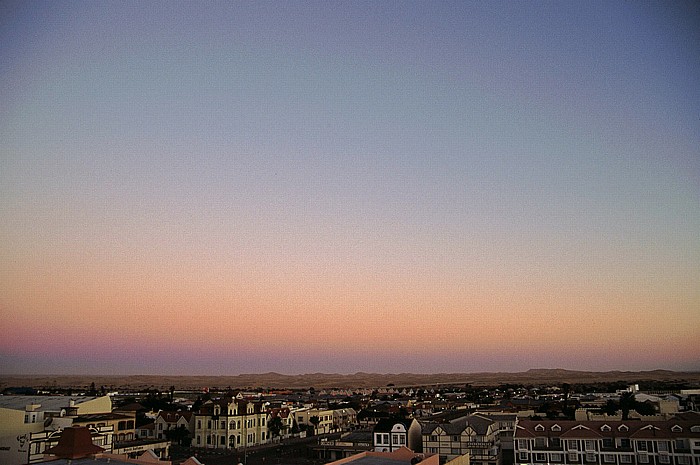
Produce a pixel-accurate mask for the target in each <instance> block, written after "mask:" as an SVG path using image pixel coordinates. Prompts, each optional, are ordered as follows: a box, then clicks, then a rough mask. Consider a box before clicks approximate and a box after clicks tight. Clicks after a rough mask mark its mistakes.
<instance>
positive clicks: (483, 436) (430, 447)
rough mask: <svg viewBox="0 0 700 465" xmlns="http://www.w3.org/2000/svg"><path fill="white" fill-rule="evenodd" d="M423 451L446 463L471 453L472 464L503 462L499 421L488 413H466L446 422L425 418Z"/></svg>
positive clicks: (497, 464)
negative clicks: (437, 456) (487, 415)
mask: <svg viewBox="0 0 700 465" xmlns="http://www.w3.org/2000/svg"><path fill="white" fill-rule="evenodd" d="M420 423H421V429H422V430H421V435H422V438H423V452H427V453H430V454H438V455H439V456H440V462H441V463H445V462H448V461H450V460H454V459H456V458H458V457H460V456H463V455H467V454H468V455H469V456H470V461H471V465H501V448H500V442H499V431H498V425H497V423H496V422H495V421H494V420H492V419H490V418H488V417H486V416H484V415H476V414H475V415H465V416H462V417H458V418H456V419H453V420H450V421H445V422H440V423H438V422H433V421H421V422H420Z"/></svg>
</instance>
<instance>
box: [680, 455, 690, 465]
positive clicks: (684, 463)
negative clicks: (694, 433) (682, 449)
mask: <svg viewBox="0 0 700 465" xmlns="http://www.w3.org/2000/svg"><path fill="white" fill-rule="evenodd" d="M678 464H679V465H690V457H688V456H687V455H681V456H680V457H678Z"/></svg>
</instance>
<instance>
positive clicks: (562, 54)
mask: <svg viewBox="0 0 700 465" xmlns="http://www.w3.org/2000/svg"><path fill="white" fill-rule="evenodd" d="M699 24H700V7H698V5H697V3H693V2H674V3H672V4H668V3H666V4H662V3H651V2H174V3H173V2H148V3H144V2H109V1H108V2H61V1H58V2H50V3H46V2H5V3H3V5H2V6H1V7H0V43H2V44H4V46H3V47H2V49H0V73H2V74H1V75H2V79H0V102H2V107H3V109H4V110H3V113H2V115H1V116H0V139H1V140H3V144H2V147H1V148H0V197H2V198H3V199H4V200H3V202H2V205H0V215H1V216H2V217H3V218H4V219H5V220H4V222H3V223H4V224H3V225H1V226H0V241H1V242H2V243H3V244H4V245H3V246H2V247H0V252H1V254H0V264H1V265H2V266H1V267H0V268H2V271H1V272H0V294H2V295H4V297H3V298H1V299H0V315H2V316H3V320H4V323H2V325H3V327H2V330H3V332H10V331H12V332H13V333H15V334H16V336H15V337H13V338H10V339H8V341H6V342H5V343H4V344H3V345H1V346H0V361H3V364H4V365H5V366H6V367H7V368H6V371H15V372H17V371H32V370H34V371H46V370H49V369H51V368H52V367H61V366H62V365H61V363H65V364H66V365H65V369H66V370H74V371H75V363H73V365H71V364H70V363H69V362H68V361H67V360H68V359H69V358H70V356H68V355H65V354H63V353H62V352H61V351H63V350H64V349H65V347H63V346H61V347H59V346H52V344H51V343H49V342H45V343H43V345H42V347H44V349H42V350H38V351H37V353H36V354H34V355H31V356H29V359H27V357H28V356H27V355H26V354H27V351H28V350H29V349H30V346H29V345H28V344H29V342H28V341H36V340H38V339H44V340H46V339H48V340H51V339H54V338H55V334H52V330H65V331H67V332H68V333H69V334H73V333H71V331H77V329H68V328H78V327H83V326H85V327H86V328H87V330H88V331H87V332H86V333H85V334H83V333H81V334H77V333H75V334H73V335H74V336H76V337H77V336H80V340H81V342H80V344H81V347H83V348H84V349H85V350H86V351H97V348H100V347H101V348H104V346H105V345H106V346H109V345H110V344H117V345H119V346H121V345H124V346H125V347H130V348H132V350H133V351H134V353H139V354H149V353H151V352H149V351H152V356H153V357H152V358H153V359H156V358H158V357H160V356H158V355H157V347H160V346H162V344H165V341H160V340H155V341H151V342H144V341H143V340H142V339H140V338H136V337H135V336H133V334H132V332H131V329H132V328H133V324H134V323H137V322H148V321H151V322H153V323H152V324H166V322H167V324H168V325H171V327H172V330H173V331H174V332H177V333H187V334H196V333H197V332H204V331H207V330H208V328H209V327H210V325H211V323H208V321H209V320H210V317H211V315H212V314H213V315H216V318H219V319H221V321H226V322H227V323H226V324H224V326H223V328H222V329H221V331H222V332H223V333H225V332H227V331H228V332H231V333H235V334H242V335H245V336H241V337H237V338H236V341H235V342H230V343H227V342H226V338H225V337H223V336H221V337H220V340H219V339H216V341H213V342H212V341H201V340H199V339H198V338H197V337H196V336H194V335H190V336H187V338H186V339H187V340H188V341H189V342H188V344H189V345H188V347H190V350H195V351H201V352H202V353H219V354H223V355H225V356H227V357H230V358H231V359H236V358H237V357H236V354H239V353H241V352H242V351H249V352H250V353H255V354H257V355H256V357H255V362H254V363H248V364H246V363H245V362H242V361H235V362H231V363H230V364H224V365H223V366H218V365H216V366H212V365H207V362H206V360H205V359H204V358H201V359H199V358H197V357H194V356H193V357H191V358H188V359H187V360H189V361H188V362H187V363H185V364H184V365H183V366H179V365H178V364H177V363H175V362H173V363H172V364H171V365H168V367H169V368H167V371H169V372H174V371H178V370H179V371H183V372H191V371H192V370H195V371H196V369H201V370H203V371H207V370H209V371H214V370H223V371H228V372H232V373H235V372H240V371H268V370H267V368H270V367H273V368H276V369H279V368H286V369H287V370H289V371H291V372H296V371H300V370H304V369H309V370H313V371H338V370H345V371H356V370H365V371H368V370H373V371H410V370H411V369H415V370H418V371H426V370H428V371H430V370H432V369H438V370H440V371H484V370H499V369H518V368H520V367H522V369H528V368H531V367H533V366H563V367H567V368H568V367H573V366H582V365H583V366H584V367H586V368H589V369H597V368H611V369H612V368H620V369H624V368H628V367H630V368H635V369H642V368H645V369H646V368H656V367H661V368H663V367H669V368H677V369H680V368H693V369H698V368H700V365H698V361H699V360H700V352H698V348H697V344H695V342H694V341H696V340H697V339H698V337H700V291H699V290H698V289H700V267H699V265H698V263H700V239H699V237H700V235H699V234H698V233H699V232H700V202H699V200H700V150H699V149H698V147H700V85H698V84H699V83H700V53H699V50H698V45H697V44H700V37H699V36H700V28H698V25H699ZM86 315H101V316H102V318H93V317H89V318H86ZM182 315H187V317H185V318H183V317H182ZM291 315H294V317H291ZM387 319H389V320H391V321H396V325H398V326H397V328H398V329H397V330H392V332H397V333H407V334H409V333H410V334H415V332H416V330H417V328H422V330H421V331H422V332H423V333H425V334H424V336H423V338H424V339H425V340H427V341H434V342H435V343H434V344H433V345H431V344H430V343H428V342H425V343H422V344H424V345H421V354H422V355H421V357H419V358H420V360H419V362H418V363H417V365H416V364H415V363H414V362H410V363H409V362H406V364H405V365H402V362H401V360H402V358H401V357H399V358H398V359H397V358H396V356H395V353H396V350H398V351H399V352H400V353H402V354H411V347H412V346H411V344H409V343H408V342H407V341H400V340H395V339H394V338H393V337H391V336H387V335H386V334H384V333H382V330H381V327H382V325H381V322H383V321H386V320H387ZM484 319H488V320H490V321H492V322H503V325H501V326H499V325H498V324H495V323H493V324H492V325H490V326H488V329H489V330H488V331H484V332H483V333H482V334H480V335H479V337H478V338H477V339H476V340H475V341H474V342H473V343H465V342H464V337H463V336H460V334H462V333H461V332H469V331H471V330H472V328H473V322H474V321H481V320H484ZM346 320H348V321H352V322H359V323H358V324H359V325H358V326H357V327H356V328H355V331H354V334H350V335H348V336H347V338H345V342H343V343H340V342H338V341H336V340H333V339H332V338H331V337H330V336H328V334H329V333H334V332H337V331H341V330H347V328H348V324H347V321H346ZM436 321H437V322H442V323H435V322H436ZM601 321H607V322H608V323H607V324H602V323H601ZM37 322H39V323H37ZM620 324H627V325H630V328H629V331H630V333H631V334H635V335H636V338H632V337H625V338H622V339H624V340H623V341H620V340H618V336H619V335H618V334H616V333H615V332H614V331H611V330H610V329H609V327H608V326H611V327H616V326H617V325H620ZM574 326H576V327H577V328H579V329H577V330H574V329H572V328H573V327H574ZM261 327H268V328H269V331H271V332H273V333H276V334H278V337H277V339H278V342H277V343H275V344H272V346H269V345H265V344H261V342H260V339H259V338H258V337H257V335H258V334H259V331H260V328H261ZM426 327H429V329H425V328H426ZM16 328H21V329H19V330H16ZM308 328H311V329H312V331H313V332H315V333H316V334H319V335H320V336H318V337H317V339H318V340H319V341H323V343H325V344H326V346H323V344H322V343H321V342H319V347H333V351H335V355H334V357H326V356H325V355H318V354H316V353H314V352H313V350H312V349H314V347H315V345H313V344H312V345H311V346H307V345H306V344H299V338H298V337H296V336H294V334H299V333H300V332H306V331H307V330H308ZM91 333H94V334H92V335H90V334H91ZM445 334H447V335H448V336H446V337H442V336H443V335H445ZM533 334H538V339H539V340H541V341H542V342H540V343H538V348H537V350H535V352H536V353H535V354H530V355H528V356H527V357H526V358H523V359H519V358H518V357H519V354H522V350H518V349H516V350H510V349H507V350H506V349H502V347H504V343H503V342H504V341H506V342H507V344H505V346H508V347H516V348H517V347H520V348H522V347H527V344H526V343H524V342H523V341H526V340H529V339H530V338H532V336H533ZM579 336H580V337H579ZM105 338H107V339H105ZM650 340H654V341H655V342H654V344H655V345H654V347H655V349H656V350H655V351H651V352H654V353H655V355H644V356H638V355H637V354H639V353H640V351H643V350H645V349H646V347H647V344H648V343H649V342H648V341H650ZM548 341H549V342H548ZM519 344H523V345H522V346H519ZM592 345H593V346H596V347H599V349H598V351H593V352H594V353H593V354H586V355H585V357H584V355H580V354H581V352H582V347H590V346H592ZM309 347H310V348H309ZM357 347H362V348H363V349H362V350H363V351H368V350H369V351H370V352H371V353H376V355H377V356H378V359H377V360H380V361H381V360H385V361H386V363H381V362H377V363H375V362H372V363H371V364H369V365H368V363H369V362H367V357H366V352H357V350H355V349H356V348H357ZM448 347H449V348H451V349H453V350H454V351H456V353H458V354H461V353H463V354H469V356H465V357H464V358H462V357H459V356H455V357H450V360H449V361H446V359H445V357H443V356H441V355H440V354H441V353H444V350H445V349H446V348H448ZM319 350H320V349H319ZM29 351H30V352H31V350H29ZM441 351H442V352H441ZM494 351H495V352H494ZM97 352H99V351H97ZM610 352H616V353H619V354H620V355H619V356H617V357H609V356H608V355H607V354H609V353H610ZM47 353H56V354H60V355H59V359H60V360H54V359H53V358H51V357H48V356H47ZM280 353H284V354H285V357H286V358H284V362H283V363H282V364H281V365H282V366H280V362H279V360H280ZM494 353H495V355H494ZM562 353H564V354H566V355H565V356H562V355H561V354H562ZM486 354H489V355H488V356H487V355H486ZM673 354H676V355H673ZM75 356H76V357H78V355H75ZM579 356H580V357H584V358H585V362H584V361H582V360H583V359H579V358H577V357H579ZM110 357H111V355H110V354H109V351H108V350H106V351H105V353H101V352H100V355H99V356H96V362H95V366H94V367H88V368H86V369H88V370H93V371H94V370H103V369H104V367H105V366H114V367H116V368H115V369H116V370H117V371H120V370H121V371H123V372H140V371H142V370H146V371H147V370H153V369H157V368H158V367H162V366H164V365H163V362H162V359H161V361H160V362H158V363H155V362H154V363H152V364H150V365H149V363H148V361H147V360H148V357H146V361H145V362H144V361H141V360H137V359H134V360H131V361H127V360H126V359H125V358H124V357H121V358H110ZM127 358H128V357H127ZM341 358H342V359H343V360H344V362H343V363H342V366H336V365H335V364H334V361H333V360H334V359H335V360H339V359H341ZM404 358H405V359H407V360H408V359H409V358H410V357H409V356H408V355H406V357H404ZM475 359H477V360H478V359H481V360H484V362H483V365H480V364H479V363H476V362H474V360H475ZM27 360H30V362H27ZM179 360H182V357H181V358H180V359H179ZM412 360H415V359H412ZM440 360H442V362H441V361H440ZM469 360H471V361H469ZM144 363H145V365H144ZM79 365H80V366H82V364H79ZM202 367H204V368H202Z"/></svg>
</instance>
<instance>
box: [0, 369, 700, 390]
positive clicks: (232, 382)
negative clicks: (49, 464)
mask: <svg viewBox="0 0 700 465" xmlns="http://www.w3.org/2000/svg"><path fill="white" fill-rule="evenodd" d="M615 381H623V382H628V383H642V384H643V382H644V381H677V382H690V383H700V372H680V371H669V370H653V371H604V372H593V371H574V370H563V369H532V370H528V371H525V372H519V373H437V374H415V373H398V374H377V373H355V374H351V375H342V374H327V373H312V374H304V375H282V374H279V373H261V374H241V375H235V376H158V375H128V376H104V375H96V376H89V375H84V376H71V375H65V376H64V375H55V376H54V375H0V388H2V389H4V388H6V387H11V386H12V387H16V386H24V387H34V388H40V387H51V386H58V387H73V388H83V387H86V386H89V385H90V383H93V382H94V383H95V386H97V387H98V388H99V387H100V386H106V387H108V388H110V389H117V390H118V389H126V388H128V389H145V388H158V389H162V390H164V389H168V388H169V387H170V386H175V387H176V388H177V389H201V388H204V387H218V388H227V387H232V388H234V389H244V388H255V387H263V388H273V389H274V388H309V387H312V386H313V387H314V388H316V389H325V388H374V387H384V386H387V385H388V384H393V385H394V386H397V387H399V386H429V385H438V384H466V383H470V384H473V385H477V386H485V385H497V384H503V383H512V384H558V383H571V384H582V383H597V382H615Z"/></svg>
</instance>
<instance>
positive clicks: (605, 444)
mask: <svg viewBox="0 0 700 465" xmlns="http://www.w3.org/2000/svg"><path fill="white" fill-rule="evenodd" d="M603 447H615V441H613V438H603Z"/></svg>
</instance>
